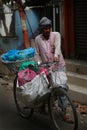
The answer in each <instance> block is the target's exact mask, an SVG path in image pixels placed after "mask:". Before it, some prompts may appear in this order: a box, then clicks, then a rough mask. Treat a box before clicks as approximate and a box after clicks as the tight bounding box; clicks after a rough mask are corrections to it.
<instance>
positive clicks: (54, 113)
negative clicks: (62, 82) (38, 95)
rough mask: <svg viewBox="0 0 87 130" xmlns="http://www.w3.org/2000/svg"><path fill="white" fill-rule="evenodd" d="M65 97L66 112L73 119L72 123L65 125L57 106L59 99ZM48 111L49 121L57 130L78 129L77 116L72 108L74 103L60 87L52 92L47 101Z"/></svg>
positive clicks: (60, 109)
mask: <svg viewBox="0 0 87 130" xmlns="http://www.w3.org/2000/svg"><path fill="white" fill-rule="evenodd" d="M63 96H64V97H66V99H67V107H66V111H67V110H68V111H67V112H68V113H69V110H71V111H70V112H71V113H69V114H70V116H71V118H72V119H73V123H67V122H65V121H64V120H63V118H62V116H61V115H62V114H63V112H64V111H63V109H62V108H61V107H60V105H59V99H60V97H63ZM48 109H49V113H50V116H51V119H52V121H53V123H54V125H55V127H56V129H57V130H66V129H67V130H77V129H78V116H77V111H76V108H75V106H74V103H73V102H72V100H71V99H70V96H69V95H68V93H67V92H66V91H65V90H64V89H63V88H61V87H56V88H54V89H53V90H52V92H51V94H50V97H49V101H48Z"/></svg>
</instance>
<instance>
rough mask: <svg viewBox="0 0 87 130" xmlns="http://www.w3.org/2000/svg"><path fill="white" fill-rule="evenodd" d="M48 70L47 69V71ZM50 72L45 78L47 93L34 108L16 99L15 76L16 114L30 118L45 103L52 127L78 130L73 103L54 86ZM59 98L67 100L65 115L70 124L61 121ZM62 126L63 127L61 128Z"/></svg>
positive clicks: (61, 90) (57, 86)
mask: <svg viewBox="0 0 87 130" xmlns="http://www.w3.org/2000/svg"><path fill="white" fill-rule="evenodd" d="M52 64H53V63H50V62H49V63H43V64H39V65H38V66H44V67H46V68H49V66H50V65H52ZM48 70H49V69H48ZM51 72H52V71H49V74H48V76H47V78H48V79H49V84H48V88H49V91H48V92H47V93H46V94H45V95H44V96H43V97H41V98H40V99H38V101H37V103H36V105H34V106H30V107H29V106H26V105H25V104H22V103H20V100H19V99H18V95H17V84H18V81H17V78H18V77H17V76H16V78H15V80H14V87H13V93H14V100H15V104H16V107H17V110H18V113H19V114H20V115H21V116H22V117H23V118H26V119H28V118H30V117H31V116H32V114H33V112H34V110H35V108H40V107H41V105H42V103H43V102H46V103H47V108H48V111H49V115H50V117H51V119H52V121H53V123H54V126H55V128H56V129H57V130H65V128H68V129H69V130H70V129H71V130H77V129H78V116H77V112H76V108H75V106H74V103H73V101H72V100H71V98H70V96H69V94H68V92H67V91H66V90H65V89H64V88H63V87H62V86H61V85H58V84H54V82H53V78H52V73H51ZM61 97H65V98H66V99H67V106H66V113H67V114H68V113H69V115H70V117H71V119H72V121H73V122H72V123H67V122H65V121H64V120H63V118H62V115H63V114H64V112H65V110H64V109H63V108H62V107H61V105H60V104H61V103H62V101H61ZM63 126H64V127H63Z"/></svg>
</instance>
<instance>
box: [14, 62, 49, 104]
mask: <svg viewBox="0 0 87 130" xmlns="http://www.w3.org/2000/svg"><path fill="white" fill-rule="evenodd" d="M47 75H48V71H47V69H45V68H43V67H39V66H37V63H36V62H35V61H26V62H23V63H22V64H21V65H20V67H19V72H18V74H17V79H16V89H17V95H18V98H19V100H20V101H21V102H22V103H24V104H29V106H30V105H35V104H36V101H38V99H41V97H44V95H46V94H47V93H48V92H49V89H48V84H49V82H48V79H47Z"/></svg>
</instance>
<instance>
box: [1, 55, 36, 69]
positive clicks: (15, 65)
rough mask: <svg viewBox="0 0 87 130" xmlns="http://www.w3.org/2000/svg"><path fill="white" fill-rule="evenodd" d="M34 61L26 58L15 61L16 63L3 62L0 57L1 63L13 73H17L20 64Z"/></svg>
mask: <svg viewBox="0 0 87 130" xmlns="http://www.w3.org/2000/svg"><path fill="white" fill-rule="evenodd" d="M32 60H33V61H34V60H35V58H34V57H33V58H26V59H24V60H17V61H4V60H3V59H2V56H1V62H2V63H3V64H4V65H6V66H7V68H8V69H9V70H10V71H13V72H18V69H19V66H20V65H21V63H23V62H25V61H32Z"/></svg>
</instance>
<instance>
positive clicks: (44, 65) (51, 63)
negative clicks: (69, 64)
mask: <svg viewBox="0 0 87 130" xmlns="http://www.w3.org/2000/svg"><path fill="white" fill-rule="evenodd" d="M56 64H58V61H53V62H44V63H41V62H38V63H37V65H38V66H42V67H50V66H51V65H56Z"/></svg>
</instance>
